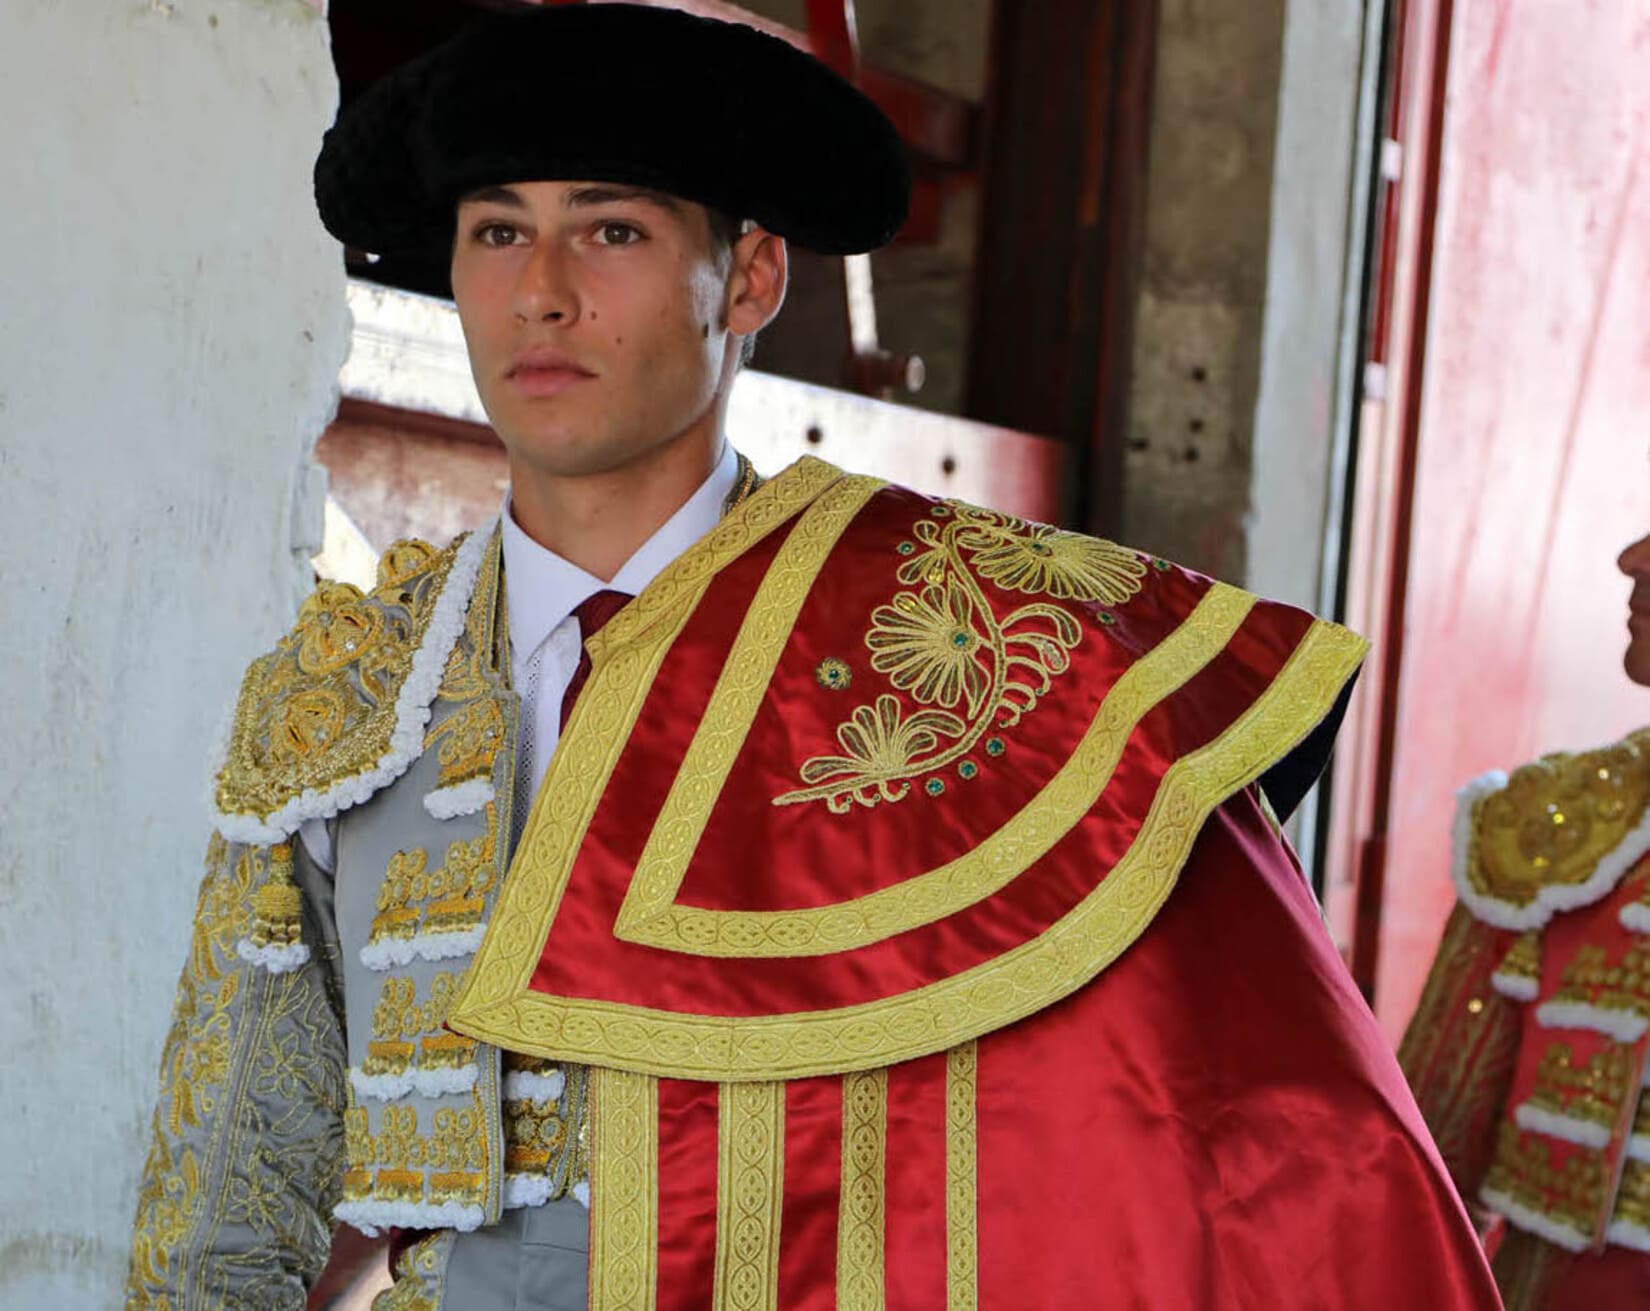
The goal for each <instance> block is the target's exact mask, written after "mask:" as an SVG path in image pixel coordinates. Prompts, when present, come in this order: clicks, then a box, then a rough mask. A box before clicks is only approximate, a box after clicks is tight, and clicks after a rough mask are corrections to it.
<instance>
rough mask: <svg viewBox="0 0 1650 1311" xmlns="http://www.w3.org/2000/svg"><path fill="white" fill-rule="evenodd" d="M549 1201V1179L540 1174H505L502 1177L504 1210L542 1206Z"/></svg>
mask: <svg viewBox="0 0 1650 1311" xmlns="http://www.w3.org/2000/svg"><path fill="white" fill-rule="evenodd" d="M549 1200H550V1177H549V1176H548V1175H542V1174H507V1175H505V1176H504V1209H505V1210H506V1211H516V1210H520V1209H521V1208H522V1207H525V1206H543V1205H544V1204H545V1203H546V1202H548V1201H549Z"/></svg>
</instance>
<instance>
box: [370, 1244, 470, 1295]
mask: <svg viewBox="0 0 1650 1311" xmlns="http://www.w3.org/2000/svg"><path fill="white" fill-rule="evenodd" d="M452 1244H453V1231H452V1230H450V1229H448V1230H443V1231H441V1232H438V1233H433V1234H430V1235H429V1236H428V1237H425V1238H421V1239H419V1240H418V1241H417V1242H416V1243H414V1244H413V1245H412V1246H411V1247H409V1248H408V1249H407V1250H406V1251H404V1252H402V1253H401V1255H400V1256H399V1257H397V1258H396V1262H395V1283H394V1284H393V1285H391V1286H390V1287H389V1288H387V1289H385V1290H384V1291H383V1292H382V1293H380V1294H379V1295H378V1296H377V1297H375V1298H374V1299H373V1302H372V1311H436V1308H437V1307H439V1306H440V1305H441V1299H442V1292H443V1290H444V1288H445V1286H446V1273H447V1258H448V1256H449V1254H450V1253H451V1251H452Z"/></svg>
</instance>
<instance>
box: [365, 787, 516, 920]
mask: <svg viewBox="0 0 1650 1311" xmlns="http://www.w3.org/2000/svg"><path fill="white" fill-rule="evenodd" d="M485 815H486V821H485V822H486V829H485V831H484V832H482V833H481V834H480V835H479V836H478V837H473V838H468V839H463V838H461V839H459V840H457V841H455V842H452V843H449V844H448V847H447V855H446V858H445V859H444V860H443V861H442V863H441V864H440V865H439V866H437V867H436V868H435V869H433V870H431V869H429V868H428V861H429V857H428V856H427V855H426V854H425V853H424V851H423V849H422V848H417V847H415V848H412V849H411V850H408V851H398V852H396V853H395V854H394V855H393V856H391V857H390V863H389V865H388V866H387V867H386V868H385V870H384V881H383V882H382V883H380V884H379V885H378V906H377V911H378V913H377V914H376V915H375V916H374V917H373V921H372V928H371V929H370V930H369V931H368V933H367V942H368V944H369V945H376V944H378V943H382V942H386V941H390V940H395V939H401V940H410V939H412V938H416V937H418V936H419V935H420V934H424V933H462V932H467V931H469V930H471V929H474V928H476V927H477V926H478V925H479V924H480V923H481V921H482V918H483V917H484V915H485V914H486V909H487V902H486V898H487V894H488V893H489V892H491V891H492V888H493V882H494V879H495V878H496V861H495V857H496V855H497V852H498V846H497V842H498V804H497V803H496V802H493V801H489V802H488V803H487V805H486V809H485Z"/></svg>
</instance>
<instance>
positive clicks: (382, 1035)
mask: <svg viewBox="0 0 1650 1311" xmlns="http://www.w3.org/2000/svg"><path fill="white" fill-rule="evenodd" d="M458 985H459V976H458V975H456V974H451V973H447V972H442V973H440V974H437V975H436V976H435V978H434V979H432V980H431V982H430V993H429V997H428V999H427V1000H426V1001H425V1002H424V1003H422V1004H420V1003H418V1002H417V1001H416V995H417V985H416V984H415V983H414V982H413V980H412V979H410V978H408V977H407V976H405V975H399V974H397V975H391V976H390V977H389V978H387V979H385V980H384V983H383V986H382V987H381V988H380V989H379V991H378V1004H377V1005H376V1006H374V1007H373V1011H372V1039H371V1041H370V1042H368V1044H367V1056H366V1060H364V1061H363V1062H362V1066H361V1068H362V1071H363V1073H366V1074H369V1075H378V1074H405V1073H406V1072H407V1070H409V1069H410V1068H412V1066H413V1064H414V1063H415V1058H416V1063H417V1064H418V1066H419V1067H420V1068H423V1069H456V1068H458V1067H460V1066H464V1065H469V1064H472V1063H473V1062H474V1060H475V1056H476V1042H475V1039H473V1038H465V1037H462V1036H460V1035H458V1034H455V1033H451V1032H449V1031H448V1029H447V1027H446V1024H447V1016H448V1014H449V1013H450V1012H451V1011H452V1007H453V998H454V997H455V996H456V995H457V992H458Z"/></svg>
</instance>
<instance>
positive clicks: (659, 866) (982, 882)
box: [613, 543, 1256, 958]
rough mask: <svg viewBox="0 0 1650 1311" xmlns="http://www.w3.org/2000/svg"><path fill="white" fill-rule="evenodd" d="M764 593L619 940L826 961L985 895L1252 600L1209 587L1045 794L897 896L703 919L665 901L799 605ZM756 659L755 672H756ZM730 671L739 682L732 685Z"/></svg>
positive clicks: (1100, 783)
mask: <svg viewBox="0 0 1650 1311" xmlns="http://www.w3.org/2000/svg"><path fill="white" fill-rule="evenodd" d="M788 547H789V543H787V549H788ZM820 563H821V564H822V563H823V560H821V561H820ZM775 569H776V570H777V569H778V563H777V562H776V563H775ZM815 572H817V570H816V571H815ZM811 581H812V575H809V582H810V584H811ZM788 584H789V580H787V587H788ZM766 592H767V581H766V580H764V583H763V589H762V591H760V592H758V594H757V599H756V601H755V602H754V603H753V604H752V605H751V609H750V614H749V616H748V618H747V621H746V624H745V627H744V628H743V629H742V630H741V631H740V633H739V637H738V639H737V640H736V641H735V642H734V647H733V653H732V654H731V655H730V656H729V658H728V663H727V666H726V667H725V669H724V672H723V678H722V679H721V681H719V682H718V684H717V687H716V692H715V694H714V695H713V696H712V698H711V701H710V704H709V706H708V707H707V708H706V711H705V717H704V719H703V721H702V722H701V724H700V728H699V732H698V733H697V734H696V735H695V736H694V739H693V743H692V745H691V746H690V747H689V748H688V751H687V754H686V756H685V757H684V758H683V761H682V767H681V769H680V770H679V771H678V773H677V775H676V781H675V783H674V785H673V786H672V787H671V790H670V794H669V796H668V797H666V799H665V804H664V808H663V809H662V810H661V811H660V813H659V818H658V820H657V822H656V823H655V824H654V827H653V832H652V834H651V835H650V836H649V838H648V843H647V846H646V848H645V849H644V850H643V852H642V856H641V860H640V861H639V862H638V863H637V867H636V874H635V877H634V878H632V880H631V883H630V889H629V891H628V893H627V894H626V896H625V900H624V905H623V907H622V908H621V909H620V911H619V918H618V922H617V924H616V925H615V926H614V930H613V932H614V935H615V936H616V937H618V938H621V939H623V940H624V941H626V942H635V943H640V944H642V945H643V946H649V947H663V948H665V949H666V950H667V951H678V952H682V953H683V954H685V955H691V956H719V957H739V958H750V957H775V956H782V957H790V956H824V955H830V954H833V953H835V952H840V951H853V950H855V949H857V948H860V947H867V946H870V945H871V944H872V943H876V942H882V941H883V940H885V939H887V938H891V937H894V936H895V935H897V934H900V933H906V932H909V931H910V930H911V929H915V928H920V927H921V926H922V925H924V924H932V923H934V922H935V921H936V920H942V919H944V918H946V916H948V915H954V914H956V913H957V912H958V911H960V910H965V909H967V908H968V907H969V906H972V905H974V904H975V903H976V902H979V901H983V900H984V899H985V898H987V897H990V896H993V895H994V894H996V893H998V892H1000V891H1002V889H1003V888H1005V887H1007V886H1008V885H1009V884H1010V883H1012V882H1013V881H1014V880H1015V879H1017V878H1019V877H1020V875H1021V874H1023V873H1025V871H1026V870H1027V869H1029V868H1030V867H1031V866H1032V865H1033V864H1034V863H1035V862H1036V861H1038V860H1040V859H1041V858H1042V857H1043V856H1044V855H1046V854H1047V852H1048V851H1049V849H1050V848H1051V847H1053V846H1054V844H1055V843H1057V842H1058V841H1059V840H1060V839H1061V838H1063V837H1065V835H1066V834H1067V833H1069V832H1070V831H1071V829H1072V827H1073V826H1074V825H1075V824H1076V823H1077V822H1078V821H1079V820H1080V819H1082V818H1083V816H1084V815H1086V814H1087V813H1088V812H1089V810H1090V809H1092V808H1093V806H1094V803H1095V802H1096V801H1098V800H1099V799H1100V794H1101V793H1102V792H1104V791H1105V789H1106V786H1107V784H1109V783H1110V782H1111V776H1112V772H1113V771H1114V770H1115V769H1116V768H1117V762H1118V761H1119V760H1120V759H1121V758H1122V756H1123V749H1124V747H1125V746H1126V745H1127V744H1128V740H1129V735H1130V734H1132V733H1133V732H1134V729H1135V726H1136V725H1138V724H1139V722H1140V721H1141V719H1142V718H1143V717H1144V716H1145V715H1146V714H1147V713H1148V712H1149V711H1150V710H1151V709H1152V708H1153V707H1154V706H1156V705H1157V704H1158V703H1159V702H1161V701H1162V700H1163V699H1164V698H1165V697H1167V696H1170V695H1171V694H1173V693H1174V692H1175V691H1177V690H1178V689H1179V688H1181V687H1183V686H1184V685H1185V684H1186V683H1187V682H1188V681H1189V680H1190V679H1191V678H1192V677H1193V676H1194V675H1196V674H1197V673H1198V672H1199V671H1200V670H1201V669H1203V668H1204V667H1205V666H1206V665H1207V664H1208V663H1209V662H1210V661H1211V660H1213V659H1214V658H1215V657H1216V656H1218V655H1219V654H1220V653H1221V652H1222V651H1223V650H1225V648H1226V645H1227V643H1228V642H1230V641H1231V640H1232V635H1233V634H1234V633H1236V632H1237V630H1238V629H1239V628H1240V627H1241V626H1242V624H1243V621H1244V619H1245V618H1246V617H1247V616H1248V614H1249V612H1250V610H1252V609H1253V608H1254V605H1255V601H1256V598H1255V597H1254V596H1252V595H1250V594H1249V593H1248V592H1244V591H1240V590H1239V589H1237V588H1235V587H1230V586H1228V585H1226V584H1225V583H1216V584H1215V585H1214V586H1213V587H1211V588H1210V589H1209V591H1208V593H1207V594H1206V595H1205V596H1204V597H1203V598H1202V599H1201V600H1200V601H1199V602H1198V604H1197V606H1196V607H1195V608H1194V609H1193V611H1192V613H1191V614H1190V615H1188V616H1187V617H1186V618H1185V619H1184V620H1182V621H1181V622H1180V624H1179V625H1178V626H1177V627H1176V628H1175V629H1174V631H1173V632H1171V633H1170V634H1169V635H1168V636H1167V637H1166V638H1164V639H1163V641H1161V642H1159V643H1158V645H1157V646H1156V647H1155V648H1153V649H1152V650H1151V651H1149V652H1148V653H1147V654H1146V655H1144V656H1142V657H1141V658H1140V659H1139V660H1137V661H1135V663H1134V664H1133V665H1131V666H1130V667H1129V668H1128V670H1127V671H1126V672H1125V673H1124V674H1123V675H1122V677H1120V678H1119V679H1118V680H1117V682H1116V683H1115V684H1114V685H1113V686H1112V687H1111V688H1110V689H1108V690H1107V692H1106V694H1105V696H1104V697H1103V698H1102V699H1101V702H1100V704H1099V705H1098V706H1097V707H1096V708H1095V712H1094V718H1093V719H1092V720H1091V721H1090V723H1089V726H1088V729H1087V730H1086V731H1085V733H1084V735H1083V737H1082V740H1081V741H1080V742H1079V743H1078V745H1077V747H1076V749H1075V750H1074V751H1073V752H1072V754H1071V755H1070V756H1069V757H1068V758H1067V760H1066V763H1065V764H1064V765H1063V766H1061V768H1060V769H1059V771H1058V772H1057V773H1056V774H1055V776H1054V777H1053V778H1052V779H1050V780H1049V782H1048V784H1047V785H1046V786H1045V787H1044V788H1043V790H1042V791H1041V792H1039V793H1038V794H1037V796H1036V797H1035V798H1034V799H1033V800H1032V801H1031V802H1030V803H1029V804H1027V805H1026V806H1025V807H1024V808H1023V809H1022V810H1021V811H1020V813H1019V814H1018V815H1016V816H1015V817H1014V818H1013V819H1011V820H1010V821H1009V822H1008V823H1006V824H1004V825H1003V826H1002V827H1001V828H999V829H998V830H997V831H996V832H995V833H993V834H991V836H990V837H988V838H986V839H985V840H984V841H982V842H980V843H979V844H978V845H976V846H975V847H973V848H972V849H971V850H969V851H966V852H964V853H963V854H962V855H961V856H958V857H957V858H956V859H955V860H951V861H947V862H946V863H945V864H944V865H940V866H937V867H935V868H934V869H931V870H927V871H925V872H924V873H922V874H917V875H913V876H912V877H911V878H908V879H904V880H902V881H901V882H899V883H897V884H895V885H894V886H892V887H888V888H883V889H881V890H880V891H877V892H872V893H867V894H866V895H864V896H861V897H855V898H852V899H850V900H848V901H839V902H836V903H834V904H831V905H827V906H817V907H808V908H798V909H795V910H710V909H707V908H705V907H702V906H679V905H673V904H671V903H672V902H673V901H674V899H675V897H676V895H677V893H678V891H679V890H680V888H681V885H682V879H683V878H684V876H685V875H686V874H687V868H688V864H689V862H690V861H691V860H692V858H693V854H694V852H695V851H696V850H697V848H698V845H699V840H700V838H701V837H702V835H703V834H704V830H705V825H706V823H707V822H708V821H709V819H710V813H711V810H712V809H713V807H714V806H715V804H716V800H717V797H718V796H719V795H720V794H721V791H722V785H723V783H724V782H725V781H726V779H727V776H728V771H729V770H730V769H731V768H732V765H733V761H734V757H735V756H736V755H737V753H738V750H739V748H740V747H741V746H742V745H743V743H744V740H745V737H746V736H747V735H748V734H749V732H750V728H751V725H752V723H753V722H754V720H755V718H756V711H757V706H758V704H759V703H760V701H761V698H762V694H763V693H764V692H765V691H766V689H767V683H768V680H769V679H770V678H771V677H772V674H773V669H774V666H776V665H777V664H778V662H779V655H780V652H781V651H782V650H783V649H784V644H785V637H786V636H787V635H788V634H789V632H790V627H789V624H790V623H791V622H794V620H795V615H796V612H797V610H799V609H800V607H801V602H800V600H797V601H796V602H795V603H794V604H789V597H788V596H786V597H785V598H784V599H783V600H782V599H781V598H780V597H778V596H773V597H769V596H766V595H765V593H766ZM771 610H779V611H781V613H782V614H783V615H784V616H785V618H786V620H787V623H786V626H785V627H784V628H783V629H782V630H781V629H779V628H778V626H777V625H776V624H774V623H770V622H768V614H769V612H770V611H771ZM763 647H766V648H767V649H761V648H763ZM752 648H757V649H755V650H753V649H752ZM758 664H760V670H753V669H752V666H754V665H758ZM736 668H737V669H738V670H739V671H740V672H739V675H738V676H736V677H733V678H730V677H729V673H730V671H733V670H735V669H736ZM753 675H757V676H753ZM710 725H714V726H715V727H714V729H712V728H709V727H707V726H710Z"/></svg>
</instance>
